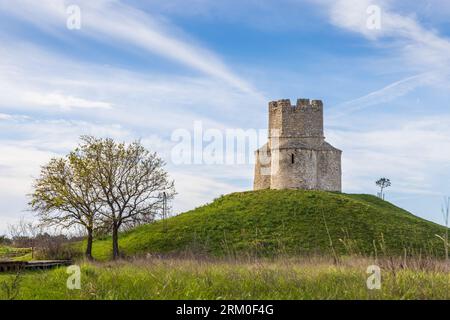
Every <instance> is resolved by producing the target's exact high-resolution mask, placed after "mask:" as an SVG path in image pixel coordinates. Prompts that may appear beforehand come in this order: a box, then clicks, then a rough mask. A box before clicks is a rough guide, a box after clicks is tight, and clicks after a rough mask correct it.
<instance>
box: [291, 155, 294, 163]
mask: <svg viewBox="0 0 450 320" xmlns="http://www.w3.org/2000/svg"><path fill="white" fill-rule="evenodd" d="M294 160H295V159H294V154H291V163H294Z"/></svg>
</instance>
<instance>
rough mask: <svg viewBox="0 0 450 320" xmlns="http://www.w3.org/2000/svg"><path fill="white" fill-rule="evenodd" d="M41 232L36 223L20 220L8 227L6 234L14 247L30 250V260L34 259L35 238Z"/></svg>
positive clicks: (40, 227)
mask: <svg viewBox="0 0 450 320" xmlns="http://www.w3.org/2000/svg"><path fill="white" fill-rule="evenodd" d="M42 232H43V228H42V226H41V225H39V224H38V223H34V222H31V221H26V220H25V219H24V218H21V219H20V220H19V221H18V222H17V223H16V224H11V225H9V226H8V233H9V236H10V237H11V240H12V243H13V245H14V246H15V247H21V248H31V258H34V251H35V248H36V245H37V244H36V237H37V236H38V235H39V234H41V233H42Z"/></svg>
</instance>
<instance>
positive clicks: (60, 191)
mask: <svg viewBox="0 0 450 320" xmlns="http://www.w3.org/2000/svg"><path fill="white" fill-rule="evenodd" d="M33 187H34V192H33V193H32V194H31V201H30V202H29V205H30V207H31V209H32V211H34V212H37V214H38V216H39V218H40V220H41V222H42V223H43V224H44V225H46V226H58V227H62V228H64V229H67V230H70V229H71V228H73V227H75V226H77V225H78V226H82V227H83V228H84V229H85V230H86V233H87V246H86V252H85V255H86V257H87V258H88V259H92V243H93V235H94V229H95V219H96V215H97V214H98V212H99V210H100V203H99V201H98V192H97V189H96V186H95V184H94V180H93V178H92V168H91V167H90V166H89V163H88V162H87V161H85V159H83V158H81V157H79V149H76V150H75V151H74V152H72V153H70V154H69V155H68V156H66V157H65V158H58V159H52V160H51V161H50V162H49V163H48V164H47V165H45V166H43V167H42V168H41V173H40V176H39V178H37V179H36V180H35V182H34V185H33Z"/></svg>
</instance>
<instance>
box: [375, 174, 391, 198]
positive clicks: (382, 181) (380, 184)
mask: <svg viewBox="0 0 450 320" xmlns="http://www.w3.org/2000/svg"><path fill="white" fill-rule="evenodd" d="M375 184H376V185H377V186H378V187H380V193H379V194H378V196H379V197H380V198H381V199H383V200H384V193H383V191H384V189H386V188H388V187H390V186H391V180H389V179H387V178H380V179H378V180H377V181H376V182H375Z"/></svg>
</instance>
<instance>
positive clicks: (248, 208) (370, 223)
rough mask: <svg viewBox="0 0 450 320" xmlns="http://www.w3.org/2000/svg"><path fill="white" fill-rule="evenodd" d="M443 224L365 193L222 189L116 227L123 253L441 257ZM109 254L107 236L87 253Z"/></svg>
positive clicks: (109, 245)
mask: <svg viewBox="0 0 450 320" xmlns="http://www.w3.org/2000/svg"><path fill="white" fill-rule="evenodd" d="M327 228H328V231H327ZM444 230H445V228H444V227H442V226H440V225H438V224H435V223H432V222H429V221H426V220H424V219H421V218H418V217H416V216H414V215H412V214H411V213H409V212H407V211H405V210H403V209H401V208H398V207H396V206H394V205H392V204H391V203H389V202H386V201H382V200H380V199H378V198H376V197H374V196H370V195H356V194H340V193H330V192H320V191H300V190H281V191H277V190H262V191H251V192H242V193H233V194H230V195H227V196H223V197H221V198H219V199H217V200H215V201H214V202H212V203H211V204H207V205H205V206H202V207H200V208H197V209H194V210H191V211H189V212H186V213H183V214H180V215H178V216H176V217H173V218H170V219H167V220H166V221H165V222H162V221H159V222H156V223H153V224H149V225H145V226H141V227H138V228H137V229H135V230H132V231H130V232H127V233H123V234H121V237H120V248H121V250H122V252H123V253H125V254H126V255H141V254H146V253H151V254H170V253H179V252H186V251H188V252H194V253H202V254H206V255H208V256H241V255H251V256H266V257H267V256H274V255H287V256H298V255H311V254H330V252H331V251H332V248H333V250H334V251H335V252H336V254H339V255H342V254H352V255H353V254H361V255H365V256H368V255H371V256H375V255H377V256H382V255H385V256H386V255H387V256H396V255H398V256H400V255H401V256H403V255H405V254H406V255H431V256H435V257H442V255H443V250H444V248H443V244H442V241H441V240H439V239H438V238H437V237H436V236H435V235H436V234H441V235H442V234H443V233H444ZM330 238H331V241H332V243H333V246H332V247H331V246H330ZM80 249H81V248H80ZM110 256H111V241H110V239H109V238H107V239H104V240H97V241H95V243H94V257H96V258H97V259H99V260H107V259H109V258H110Z"/></svg>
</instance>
